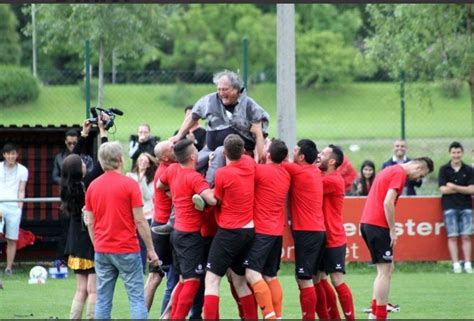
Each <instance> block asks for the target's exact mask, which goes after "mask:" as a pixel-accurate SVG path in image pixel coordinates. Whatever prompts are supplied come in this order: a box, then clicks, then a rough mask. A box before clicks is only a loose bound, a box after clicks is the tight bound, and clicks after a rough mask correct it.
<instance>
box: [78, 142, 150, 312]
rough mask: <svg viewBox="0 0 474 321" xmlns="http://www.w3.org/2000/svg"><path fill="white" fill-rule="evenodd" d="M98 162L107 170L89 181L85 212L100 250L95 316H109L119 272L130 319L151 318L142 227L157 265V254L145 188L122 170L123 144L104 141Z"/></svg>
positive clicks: (96, 267)
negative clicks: (145, 211) (143, 193)
mask: <svg viewBox="0 0 474 321" xmlns="http://www.w3.org/2000/svg"><path fill="white" fill-rule="evenodd" d="M99 162H100V165H101V166H102V168H103V170H104V174H102V175H101V176H99V177H98V178H96V179H95V180H94V181H93V182H92V183H91V184H90V185H89V188H88V189H87V192H86V202H85V214H86V215H87V217H88V218H89V224H88V226H87V228H88V231H89V235H90V237H91V241H92V243H93V244H94V250H95V270H96V274H97V301H96V310H95V319H110V317H111V311H112V298H113V294H114V288H115V283H116V281H117V278H118V276H119V275H120V276H121V277H122V279H123V281H124V285H125V289H126V291H127V294H128V298H129V303H130V308H131V318H132V319H147V318H148V311H147V309H146V305H145V296H144V290H143V288H144V284H143V267H142V262H141V256H140V246H139V245H138V238H137V230H138V233H139V234H140V236H141V238H142V239H143V241H144V242H145V246H146V249H147V257H148V261H149V262H150V263H151V264H153V265H157V264H158V256H157V255H156V253H155V249H154V248H153V242H152V240H151V235H150V228H149V226H148V223H147V221H146V219H145V216H144V215H143V209H142V207H143V201H142V197H141V192H140V187H139V186H138V183H137V182H136V181H134V180H133V179H132V178H130V177H127V176H125V175H122V173H121V169H122V168H123V163H124V160H123V155H122V147H121V145H120V143H119V142H111V143H104V144H102V145H101V146H100V148H99Z"/></svg>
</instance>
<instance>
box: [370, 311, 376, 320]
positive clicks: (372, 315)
mask: <svg viewBox="0 0 474 321" xmlns="http://www.w3.org/2000/svg"><path fill="white" fill-rule="evenodd" d="M369 320H377V317H376V316H375V314H373V313H372V312H370V313H369Z"/></svg>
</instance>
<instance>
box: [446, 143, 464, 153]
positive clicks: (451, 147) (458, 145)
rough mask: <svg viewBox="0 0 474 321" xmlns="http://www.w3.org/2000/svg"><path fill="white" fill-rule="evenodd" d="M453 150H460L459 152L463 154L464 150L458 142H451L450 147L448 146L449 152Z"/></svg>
mask: <svg viewBox="0 0 474 321" xmlns="http://www.w3.org/2000/svg"><path fill="white" fill-rule="evenodd" d="M453 148H461V150H462V151H463V152H464V148H463V147H462V145H461V143H460V142H452V143H451V145H449V151H451V149H453Z"/></svg>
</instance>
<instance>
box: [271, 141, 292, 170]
mask: <svg viewBox="0 0 474 321" xmlns="http://www.w3.org/2000/svg"><path fill="white" fill-rule="evenodd" d="M268 152H269V153H270V157H271V158H272V162H274V163H276V164H280V163H281V162H283V160H284V159H285V158H286V156H288V147H287V146H286V144H285V142H284V141H282V140H280V139H273V140H272V143H271V144H270V146H269V147H268Z"/></svg>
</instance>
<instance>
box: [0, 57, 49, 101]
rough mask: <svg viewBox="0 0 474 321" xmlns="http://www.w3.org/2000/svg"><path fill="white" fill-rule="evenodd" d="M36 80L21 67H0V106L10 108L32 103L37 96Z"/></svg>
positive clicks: (37, 85)
mask: <svg viewBox="0 0 474 321" xmlns="http://www.w3.org/2000/svg"><path fill="white" fill-rule="evenodd" d="M39 91H40V88H39V84H38V80H37V79H36V78H35V77H33V75H32V74H31V72H30V71H29V70H28V69H26V68H22V67H17V66H12V65H0V105H4V106H10V105H16V104H21V103H27V102H30V101H34V100H36V99H37V98H38V95H39Z"/></svg>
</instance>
